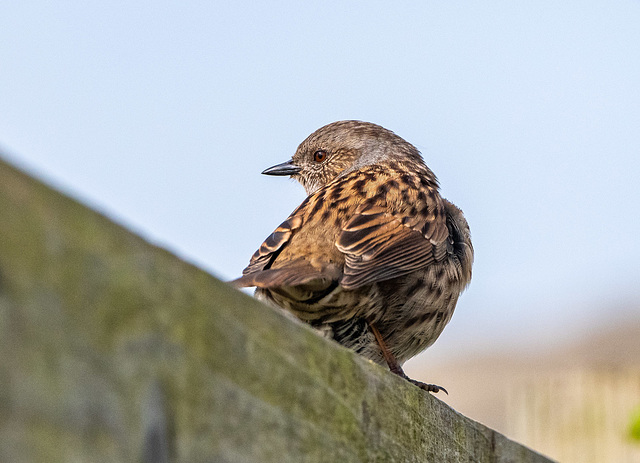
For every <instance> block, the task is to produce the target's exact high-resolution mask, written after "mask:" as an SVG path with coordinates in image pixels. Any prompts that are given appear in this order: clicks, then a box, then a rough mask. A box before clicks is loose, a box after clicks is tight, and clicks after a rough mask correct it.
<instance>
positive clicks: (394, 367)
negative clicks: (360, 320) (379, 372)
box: [367, 322, 449, 395]
mask: <svg viewBox="0 0 640 463" xmlns="http://www.w3.org/2000/svg"><path fill="white" fill-rule="evenodd" d="M367 323H368V325H369V329H370V330H371V332H372V333H373V335H374V336H375V338H376V342H377V343H378V346H379V347H380V350H381V351H382V356H383V357H384V359H385V361H386V362H387V365H389V370H391V372H392V373H395V374H396V375H398V376H400V377H401V378H404V379H406V380H407V381H409V382H410V383H411V384H414V385H416V386H418V387H419V388H420V389H424V390H425V391H429V392H440V391H442V392H444V393H445V394H447V395H449V393H448V392H447V390H446V389H445V388H443V387H442V386H436V385H435V384H426V383H423V382H421V381H417V380H415V379H411V378H409V377H408V376H407V374H406V373H405V372H404V370H403V369H402V367H401V366H400V364H399V363H398V361H397V360H396V358H395V357H394V356H393V354H392V353H391V351H390V350H389V348H388V347H387V344H386V343H385V342H384V339H382V335H381V334H380V331H378V328H376V327H375V325H373V323H371V322H367Z"/></svg>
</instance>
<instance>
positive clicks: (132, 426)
mask: <svg viewBox="0 0 640 463" xmlns="http://www.w3.org/2000/svg"><path fill="white" fill-rule="evenodd" d="M0 461H1V462H15V463H19V462H103V461H104V462H107V461H108V462H119V461H122V462H131V461H142V462H147V461H148V462H151V461H154V462H190V463H197V462H242V463H246V462H261V463H263V462H278V463H285V462H320V461H323V462H429V461H432V462H450V461H451V462H454V461H465V462H544V461H549V460H547V459H545V458H543V457H542V456H540V455H538V454H536V453H534V452H532V451H531V450H529V449H527V448H526V447H523V446H521V445H519V444H517V443H514V442H512V441H510V440H508V439H506V438H505V437H503V436H502V435H500V434H498V433H496V432H494V431H492V430H491V429H488V428H486V427H484V426H482V425H480V424H478V423H476V422H474V421H472V420H470V419H468V418H465V417H464V416H461V415H460V414H458V413H456V412H455V411H454V410H452V409H451V408H449V407H448V406H446V405H445V404H443V403H442V402H440V401H439V400H438V399H436V398H435V397H433V396H431V395H429V394H427V393H424V392H423V391H421V390H419V389H418V388H416V387H414V386H412V385H410V384H408V383H407V382H405V381H403V380H401V379H399V378H397V377H395V376H394V375H392V374H390V373H388V372H387V371H385V370H384V369H382V368H380V367H378V366H376V365H373V364H371V363H370V362H368V361H366V360H364V359H362V358H360V357H358V356H357V355H355V354H353V353H352V352H350V351H348V350H346V349H343V348H341V347H340V346H338V345H335V344H334V343H332V342H330V341H327V340H325V339H322V338H320V337H319V336H317V335H316V334H315V333H314V332H313V331H312V330H310V329H308V328H307V327H306V326H303V325H301V324H299V323H295V322H293V321H291V320H290V319H288V318H286V317H284V316H282V314H281V313H278V312H277V311H275V310H273V309H271V308H268V307H266V306H264V305H261V304H260V303H258V302H257V301H255V300H253V299H252V298H250V297H249V296H246V295H244V294H242V293H240V292H238V291H236V290H234V289H232V288H230V287H229V286H227V285H226V284H224V283H222V282H220V281H219V280H217V279H216V278H214V277H212V276H211V275H209V274H207V273H205V272H203V271H202V270H199V269H197V268H195V267H193V266H192V265H189V264H187V263H185V262H183V261H181V260H180V259H178V258H176V257H175V256H173V255H171V254H170V253H168V252H167V251H165V250H163V249H160V248H157V247H155V246H153V245H151V244H149V243H148V242H146V241H144V240H143V239H141V238H140V237H138V236H136V235H134V234H133V233H131V232H129V231H127V230H126V229H124V228H122V227H121V226H119V225H117V224H115V223H113V222H111V221H110V220H109V219H107V218H105V217H104V216H102V215H100V214H98V213H96V212H94V211H92V210H90V209H88V208H86V207H85V206H83V205H81V204H79V203H77V202H75V201H74V200H72V199H69V198H67V197H65V196H64V195H61V194H60V193H58V192H56V191H53V190H52V189H50V188H48V187H47V186H45V185H43V184H42V183H40V182H38V181H37V180H34V179H32V178H30V177H28V176H26V175H25V174H23V173H21V172H19V171H17V170H15V169H14V168H12V167H10V166H9V165H7V164H6V163H3V162H2V161H0Z"/></svg>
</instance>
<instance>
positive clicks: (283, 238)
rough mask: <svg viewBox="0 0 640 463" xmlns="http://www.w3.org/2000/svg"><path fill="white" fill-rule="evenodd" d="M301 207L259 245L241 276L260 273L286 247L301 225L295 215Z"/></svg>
mask: <svg viewBox="0 0 640 463" xmlns="http://www.w3.org/2000/svg"><path fill="white" fill-rule="evenodd" d="M302 205H304V203H303V204H302ZM302 205H301V206H300V207H299V208H297V209H296V210H295V211H294V212H293V213H292V214H291V215H290V216H289V218H288V219H287V220H285V221H284V222H282V223H281V224H280V226H279V227H278V228H276V229H275V230H274V232H273V233H271V235H269V237H268V238H267V239H266V240H264V243H262V245H260V248H259V249H258V250H257V251H256V252H255V253H254V254H253V256H252V257H251V261H250V262H249V265H248V266H247V268H245V269H244V270H243V271H242V274H243V275H251V274H253V273H257V272H261V271H263V270H266V269H268V268H269V267H270V266H271V264H272V263H273V261H274V260H275V258H276V257H277V256H278V254H279V253H280V251H282V248H283V247H284V246H286V244H287V243H288V242H289V240H290V239H291V236H292V235H293V232H294V231H295V230H297V229H298V228H300V226H301V225H302V216H301V215H298V214H297V212H298V211H300V209H301V207H302Z"/></svg>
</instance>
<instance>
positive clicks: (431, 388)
mask: <svg viewBox="0 0 640 463" xmlns="http://www.w3.org/2000/svg"><path fill="white" fill-rule="evenodd" d="M391 371H392V372H393V373H395V374H396V375H398V376H400V377H401V378H404V379H406V380H407V381H409V382H410V383H411V384H413V385H414V386H418V387H419V388H420V389H422V390H423V391H427V392H433V393H436V394H437V393H438V392H440V391H442V392H444V393H445V394H447V395H449V393H448V392H447V390H446V389H445V388H443V387H442V386H438V385H436V384H427V383H423V382H422V381H418V380H417V379H412V378H409V377H408V376H407V374H406V373H405V372H404V371H403V370H402V368H400V367H399V366H398V368H391Z"/></svg>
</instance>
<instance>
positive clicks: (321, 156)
mask: <svg viewBox="0 0 640 463" xmlns="http://www.w3.org/2000/svg"><path fill="white" fill-rule="evenodd" d="M325 159H327V152H326V151H325V150H318V151H316V152H315V153H313V160H314V161H316V162H322V161H324V160H325Z"/></svg>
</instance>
